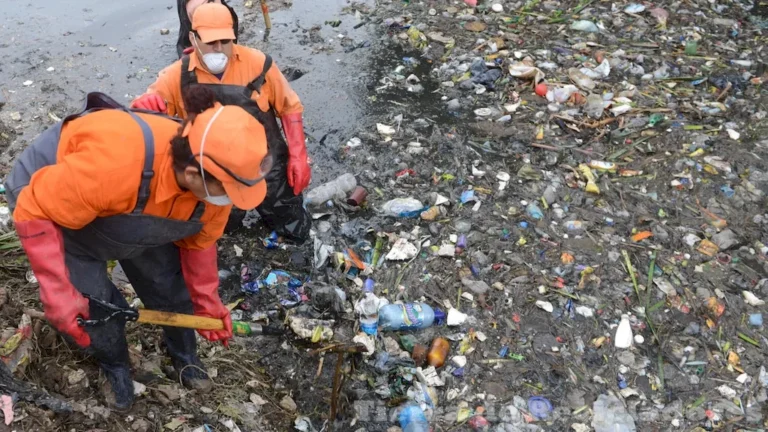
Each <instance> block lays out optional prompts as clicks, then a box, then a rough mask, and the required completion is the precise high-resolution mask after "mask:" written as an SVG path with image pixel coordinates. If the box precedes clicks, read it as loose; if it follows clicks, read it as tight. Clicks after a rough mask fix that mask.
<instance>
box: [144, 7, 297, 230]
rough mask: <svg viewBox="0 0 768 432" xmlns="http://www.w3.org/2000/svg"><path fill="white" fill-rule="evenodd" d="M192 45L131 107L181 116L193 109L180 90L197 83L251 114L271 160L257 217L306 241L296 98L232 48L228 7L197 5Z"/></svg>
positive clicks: (259, 61) (257, 62)
mask: <svg viewBox="0 0 768 432" xmlns="http://www.w3.org/2000/svg"><path fill="white" fill-rule="evenodd" d="M189 38H190V40H192V42H193V46H194V47H195V52H194V53H193V54H192V55H189V56H184V57H183V58H182V59H181V60H179V61H177V62H175V63H173V64H172V65H170V66H168V67H167V68H165V69H164V70H163V71H161V72H160V74H159V76H158V78H157V81H155V82H154V83H153V84H152V85H150V86H149V89H148V90H147V93H145V94H144V95H142V96H140V97H139V98H137V99H136V100H135V101H134V102H133V107H135V108H142V109H147V110H153V111H159V112H164V113H167V114H168V115H171V116H177V117H182V118H183V117H186V116H188V115H190V114H193V113H194V110H190V109H189V107H188V105H189V103H188V101H186V100H185V99H184V97H183V95H184V94H185V89H186V88H188V87H189V86H191V85H194V84H198V83H199V84H201V85H204V86H205V87H207V88H209V89H211V90H213V92H214V93H215V94H216V99H217V101H218V102H220V103H222V104H224V105H237V106H239V107H242V108H243V109H245V110H246V111H248V112H249V113H250V114H251V115H252V116H253V117H254V118H256V119H257V120H259V122H261V124H262V125H263V126H264V129H265V130H266V134H267V141H268V143H269V151H270V153H271V154H272V156H273V157H274V160H275V164H274V167H273V168H272V172H270V173H269V175H268V176H267V197H266V199H265V200H264V202H263V203H262V204H261V205H260V206H259V207H258V208H257V210H258V212H259V214H260V215H261V216H262V218H263V219H264V220H265V222H266V223H267V225H268V226H270V227H271V228H272V229H274V230H276V231H277V232H278V234H280V235H282V236H285V237H286V238H289V239H292V240H296V241H298V242H303V241H304V240H306V239H307V237H308V236H309V230H310V228H311V225H312V219H311V217H310V215H309V213H308V212H307V211H306V210H305V209H304V205H303V204H304V199H303V197H302V195H301V192H302V191H303V190H304V189H305V188H306V187H307V185H308V184H309V181H310V176H311V169H310V167H309V162H308V159H307V148H306V145H305V142H304V124H303V120H302V112H303V111H304V107H303V106H302V104H301V101H300V100H299V97H298V96H297V95H296V93H295V92H294V91H293V90H292V89H291V87H290V85H289V84H288V81H287V80H286V79H285V77H284V76H283V74H282V73H281V72H280V70H279V69H278V68H277V66H275V64H274V63H273V62H272V58H271V57H270V56H268V55H265V54H264V53H262V52H261V51H258V50H255V49H251V48H247V47H244V46H241V45H237V44H235V43H234V39H235V34H234V32H233V31H232V16H231V14H230V13H229V10H228V9H227V8H226V7H225V6H223V5H221V4H217V3H205V4H203V5H201V6H199V7H198V8H197V9H196V10H195V11H194V14H193V15H192V31H191V32H190V33H189ZM276 117H280V120H281V123H282V126H283V131H284V132H285V139H283V135H282V133H281V132H280V127H279V126H278V123H277V119H276Z"/></svg>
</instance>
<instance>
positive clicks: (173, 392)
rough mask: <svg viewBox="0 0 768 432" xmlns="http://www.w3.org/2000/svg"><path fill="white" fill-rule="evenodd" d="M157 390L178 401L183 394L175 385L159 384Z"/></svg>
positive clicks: (169, 398)
mask: <svg viewBox="0 0 768 432" xmlns="http://www.w3.org/2000/svg"><path fill="white" fill-rule="evenodd" d="M157 390H158V391H160V392H161V393H162V394H163V395H164V396H165V397H167V398H168V400H170V401H176V400H179V399H180V398H181V394H180V393H179V390H178V389H177V388H175V387H174V386H170V385H159V386H157Z"/></svg>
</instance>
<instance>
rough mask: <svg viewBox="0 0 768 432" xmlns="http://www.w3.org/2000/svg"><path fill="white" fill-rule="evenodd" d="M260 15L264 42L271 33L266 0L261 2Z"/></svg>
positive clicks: (270, 21)
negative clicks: (262, 18)
mask: <svg viewBox="0 0 768 432" xmlns="http://www.w3.org/2000/svg"><path fill="white" fill-rule="evenodd" d="M261 13H262V15H264V25H265V26H266V30H264V42H266V41H267V39H269V33H270V32H271V31H272V20H271V19H270V18H269V6H267V0H261Z"/></svg>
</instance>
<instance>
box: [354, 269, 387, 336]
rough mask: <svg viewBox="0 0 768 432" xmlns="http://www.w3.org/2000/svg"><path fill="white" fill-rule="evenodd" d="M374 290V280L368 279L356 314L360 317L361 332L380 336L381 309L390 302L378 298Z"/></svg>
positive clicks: (357, 305)
mask: <svg viewBox="0 0 768 432" xmlns="http://www.w3.org/2000/svg"><path fill="white" fill-rule="evenodd" d="M373 289H374V281H373V279H367V280H366V281H365V285H364V286H363V297H362V298H361V299H360V300H358V301H357V303H356V304H355V312H357V313H358V314H359V315H360V330H362V331H363V332H364V333H366V334H369V335H372V336H376V335H377V334H378V325H379V309H380V308H381V307H382V306H384V305H386V304H388V303H389V302H388V301H387V299H382V298H379V297H377V296H376V294H374V290H373Z"/></svg>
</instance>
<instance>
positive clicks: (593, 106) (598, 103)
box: [584, 94, 605, 118]
mask: <svg viewBox="0 0 768 432" xmlns="http://www.w3.org/2000/svg"><path fill="white" fill-rule="evenodd" d="M604 109H605V104H604V103H603V98H602V97H600V95H596V94H591V95H589V96H587V105H586V106H585V107H584V113H585V114H587V115H588V116H590V117H592V118H600V117H602V116H603V110H604Z"/></svg>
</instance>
